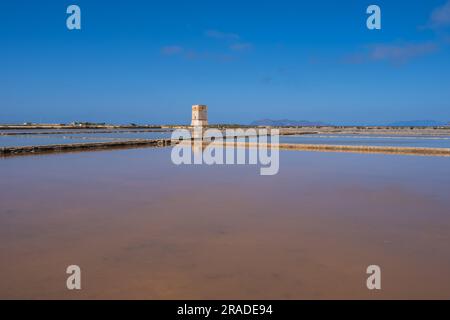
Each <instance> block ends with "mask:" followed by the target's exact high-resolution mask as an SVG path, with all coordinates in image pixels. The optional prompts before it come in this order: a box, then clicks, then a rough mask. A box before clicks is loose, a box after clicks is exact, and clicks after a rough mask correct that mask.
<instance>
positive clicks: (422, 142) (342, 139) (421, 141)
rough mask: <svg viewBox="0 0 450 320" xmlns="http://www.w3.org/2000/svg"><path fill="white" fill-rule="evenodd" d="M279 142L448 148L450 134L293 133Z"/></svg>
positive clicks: (449, 145) (281, 138)
mask: <svg viewBox="0 0 450 320" xmlns="http://www.w3.org/2000/svg"><path fill="white" fill-rule="evenodd" d="M280 142H281V143H296V144H297V143H298V144H330V145H350V146H352V145H364V146H393V147H427V148H450V136H385V135H330V134H320V135H313V134H311V135H309V134H308V135H294V136H281V137H280Z"/></svg>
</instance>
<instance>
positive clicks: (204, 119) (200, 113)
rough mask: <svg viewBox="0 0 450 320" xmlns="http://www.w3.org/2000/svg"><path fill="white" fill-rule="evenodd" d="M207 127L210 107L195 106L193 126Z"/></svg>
mask: <svg viewBox="0 0 450 320" xmlns="http://www.w3.org/2000/svg"><path fill="white" fill-rule="evenodd" d="M207 125H208V107H207V106H206V105H203V104H195V105H193V106H192V122H191V126H194V127H198V126H200V127H201V126H207Z"/></svg>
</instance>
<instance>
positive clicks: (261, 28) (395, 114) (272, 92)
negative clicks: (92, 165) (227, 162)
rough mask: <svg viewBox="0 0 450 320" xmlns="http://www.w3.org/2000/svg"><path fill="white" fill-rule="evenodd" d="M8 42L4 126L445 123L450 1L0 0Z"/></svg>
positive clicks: (1, 85)
mask: <svg viewBox="0 0 450 320" xmlns="http://www.w3.org/2000/svg"><path fill="white" fill-rule="evenodd" d="M70 4H77V5H79V6H80V8H81V14H82V23H81V24H82V29H81V30H79V31H78V30H74V31H69V30H68V29H67V28H66V18H67V16H68V15H67V14H66V8H67V6H68V5H70ZM370 4H377V5H379V6H380V7H381V10H382V29H381V30H379V31H378V30H373V31H370V30H368V29H367V28H366V19H367V17H368V15H367V14H366V12H365V11H366V8H367V6H368V5H370ZM0 48H1V50H0V123H13V122H15V123H17V122H19V123H21V122H25V121H31V122H58V123H59V122H71V121H93V122H110V123H131V122H133V123H139V124H141V123H142V124H144V123H151V124H157V123H167V124H172V123H180V124H186V123H188V122H189V119H190V106H191V105H192V104H197V103H199V104H201V103H203V104H207V105H208V106H209V108H210V109H209V116H210V122H212V123H242V124H247V123H250V122H252V121H254V120H258V119H263V118H271V119H284V118H286V119H293V120H310V121H323V122H326V123H334V124H384V123H389V122H396V121H404V120H418V119H423V120H428V119H432V120H437V121H444V122H449V121H450V106H449V104H450V1H448V0H420V1H406V0H397V1H386V0H382V1H381V0H380V1H379V0H376V1H365V0H363V1H361V0H360V1H357V0H353V1H351V0H347V1H331V0H327V1H283V0H279V1H251V0H250V1H242V0H241V1H235V0H228V1H206V0H205V1H136V0H130V1H95V0H94V1H92V0H91V1H86V0H73V1H23V0H15V1H11V0H3V1H1V2H0Z"/></svg>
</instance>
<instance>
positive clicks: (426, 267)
mask: <svg viewBox="0 0 450 320" xmlns="http://www.w3.org/2000/svg"><path fill="white" fill-rule="evenodd" d="M0 177H1V179H0V298H96V299H97V298H108V299H109V298H127V299H131V298H144V299H173V298H177V299H178V298H180V299H185V298H187V299H217V298H233V299H241V298H246V299H247V298H248V299H305V298H307V299H323V298H338V299H346V298H450V209H449V208H450V198H449V196H448V195H449V191H450V159H449V158H440V157H415V156H396V155H365V154H343V153H309V152H296V151H283V152H281V164H280V172H279V174H278V175H276V176H260V175H259V169H258V168H257V167H255V166H212V167H208V166H180V167H176V166H175V165H173V164H172V163H171V160H170V149H139V150H124V151H105V152H88V153H73V154H54V155H45V156H28V157H17V158H5V159H0ZM71 264H76V265H79V266H80V267H81V270H82V290H81V291H68V290H67V289H66V277H67V275H66V273H65V270H66V267H67V266H68V265H71ZM371 264H376V265H379V266H380V267H381V270H382V290H381V291H376V292H374V291H369V290H368V289H367V288H366V277H367V275H366V273H365V272H366V268H367V266H368V265H371Z"/></svg>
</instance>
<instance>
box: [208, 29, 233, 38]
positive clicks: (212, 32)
mask: <svg viewBox="0 0 450 320" xmlns="http://www.w3.org/2000/svg"><path fill="white" fill-rule="evenodd" d="M205 35H206V36H207V37H209V38H215V39H225V40H239V39H240V38H241V37H240V36H239V35H238V34H235V33H228V32H222V31H218V30H206V31H205Z"/></svg>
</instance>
